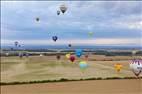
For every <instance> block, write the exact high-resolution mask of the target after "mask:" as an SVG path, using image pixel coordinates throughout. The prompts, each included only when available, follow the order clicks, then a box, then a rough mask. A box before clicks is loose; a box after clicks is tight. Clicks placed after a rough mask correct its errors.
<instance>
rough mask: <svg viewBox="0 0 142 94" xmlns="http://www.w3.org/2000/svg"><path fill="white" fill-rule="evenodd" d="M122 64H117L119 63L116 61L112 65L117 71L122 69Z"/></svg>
mask: <svg viewBox="0 0 142 94" xmlns="http://www.w3.org/2000/svg"><path fill="white" fill-rule="evenodd" d="M122 67H123V66H122V65H121V64H119V63H117V64H115V65H114V68H115V70H116V71H117V72H120V70H121V69H122Z"/></svg>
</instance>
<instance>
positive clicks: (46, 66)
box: [1, 55, 135, 82]
mask: <svg viewBox="0 0 142 94" xmlns="http://www.w3.org/2000/svg"><path fill="white" fill-rule="evenodd" d="M83 59H84V57H82V58H78V59H77V60H76V61H75V63H72V62H70V61H69V60H68V59H66V57H65V56H63V55H62V56H61V59H60V60H57V59H56V56H42V57H40V56H30V57H29V58H26V57H24V58H22V59H20V58H19V57H16V56H11V57H1V82H15V81H19V82H23V81H24V82H25V81H35V80H59V79H61V78H66V79H82V78H83V79H86V78H98V77H102V78H106V77H134V76H135V75H134V74H133V73H132V71H131V70H130V69H129V63H130V62H131V57H130V56H107V57H106V56H103V55H91V56H89V59H88V61H87V63H88V68H87V69H86V70H84V71H82V70H81V69H80V68H79V65H78V62H79V61H80V60H83ZM115 63H121V64H122V65H123V68H122V70H121V71H120V73H117V72H116V71H115V69H114V64H115Z"/></svg>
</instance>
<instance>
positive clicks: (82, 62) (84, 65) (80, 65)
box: [79, 61, 88, 70]
mask: <svg viewBox="0 0 142 94" xmlns="http://www.w3.org/2000/svg"><path fill="white" fill-rule="evenodd" d="M79 67H80V69H81V70H84V69H86V68H87V67H88V64H87V63H86V61H81V62H79Z"/></svg>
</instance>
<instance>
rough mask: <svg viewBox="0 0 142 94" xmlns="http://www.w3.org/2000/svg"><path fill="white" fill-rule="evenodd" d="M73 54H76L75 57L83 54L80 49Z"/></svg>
mask: <svg viewBox="0 0 142 94" xmlns="http://www.w3.org/2000/svg"><path fill="white" fill-rule="evenodd" d="M75 54H76V56H77V57H80V56H81V55H82V54H83V51H82V49H77V50H75Z"/></svg>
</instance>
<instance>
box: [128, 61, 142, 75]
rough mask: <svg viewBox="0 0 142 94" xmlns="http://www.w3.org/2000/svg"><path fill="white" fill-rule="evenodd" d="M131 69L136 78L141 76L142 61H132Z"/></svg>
mask: <svg viewBox="0 0 142 94" xmlns="http://www.w3.org/2000/svg"><path fill="white" fill-rule="evenodd" d="M130 69H131V70H132V71H133V73H134V74H135V75H136V76H139V75H140V73H141V72H142V60H132V62H131V63H130Z"/></svg>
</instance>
